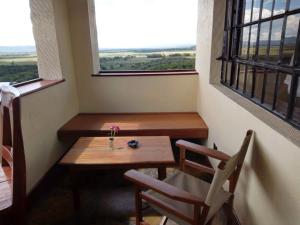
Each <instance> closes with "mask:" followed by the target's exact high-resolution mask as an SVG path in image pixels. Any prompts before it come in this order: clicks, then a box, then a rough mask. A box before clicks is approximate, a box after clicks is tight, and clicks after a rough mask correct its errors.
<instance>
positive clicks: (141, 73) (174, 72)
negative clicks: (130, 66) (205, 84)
mask: <svg viewBox="0 0 300 225" xmlns="http://www.w3.org/2000/svg"><path fill="white" fill-rule="evenodd" d="M185 75H198V72H197V71H196V70H170V71H167V70H165V71H100V72H99V73H98V74H92V76H93V77H132V76H185Z"/></svg>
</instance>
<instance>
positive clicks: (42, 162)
mask: <svg viewBox="0 0 300 225" xmlns="http://www.w3.org/2000/svg"><path fill="white" fill-rule="evenodd" d="M50 1H52V0H50ZM53 3H54V4H53V5H52V2H51V3H50V4H51V5H52V6H53V9H54V15H55V17H54V15H53V11H52V13H47V14H45V16H47V17H48V18H47V19H46V20H43V21H49V20H53V21H52V23H55V34H56V35H55V36H56V38H57V44H58V46H59V56H57V57H58V58H59V59H60V69H59V70H60V71H61V73H60V77H61V78H64V79H65V82H63V83H60V84H57V85H55V86H52V87H49V88H47V89H44V90H41V91H39V92H36V93H32V94H29V95H27V96H24V97H22V99H21V104H22V105H21V107H22V108H21V110H22V128H23V138H24V147H25V156H26V165H27V184H28V185H27V187H28V191H30V190H31V189H32V188H33V187H34V186H35V185H36V184H37V183H38V182H39V180H40V179H41V178H42V177H43V176H44V175H45V173H46V172H47V171H48V170H49V169H50V168H51V166H53V164H54V163H55V162H56V161H57V160H58V159H59V158H60V157H61V156H62V154H63V153H64V152H65V150H66V146H65V145H64V144H63V143H60V142H59V141H58V139H57V135H56V132H57V130H58V129H59V128H60V127H61V126H62V125H63V124H64V123H65V122H66V121H68V120H69V119H70V118H71V117H73V116H74V115H76V114H77V113H78V110H79V106H78V97H77V90H76V83H75V75H74V69H73V59H72V49H71V45H70V34H69V26H68V20H67V18H68V11H67V5H66V1H65V0H54V1H53ZM52 6H51V7H52ZM48 47H49V46H48ZM58 66H59V65H58ZM49 68H52V67H51V66H50V67H49ZM55 71H58V70H57V69H55ZM50 72H51V71H50ZM42 77H43V75H42Z"/></svg>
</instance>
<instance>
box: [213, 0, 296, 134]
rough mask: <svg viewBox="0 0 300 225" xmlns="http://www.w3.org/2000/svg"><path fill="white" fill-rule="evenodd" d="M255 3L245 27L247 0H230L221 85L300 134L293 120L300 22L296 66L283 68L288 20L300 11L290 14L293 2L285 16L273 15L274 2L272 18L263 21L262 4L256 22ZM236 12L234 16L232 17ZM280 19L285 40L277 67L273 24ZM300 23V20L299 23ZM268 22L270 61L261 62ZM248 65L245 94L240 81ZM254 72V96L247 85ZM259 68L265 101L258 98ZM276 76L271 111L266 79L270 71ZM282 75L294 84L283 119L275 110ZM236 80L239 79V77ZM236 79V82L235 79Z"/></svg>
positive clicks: (286, 6)
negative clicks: (262, 32)
mask: <svg viewBox="0 0 300 225" xmlns="http://www.w3.org/2000/svg"><path fill="white" fill-rule="evenodd" d="M250 1H251V13H250V21H248V22H246V23H244V22H243V20H244V17H245V13H244V12H245V5H246V4H245V2H246V0H226V11H225V21H224V36H223V48H222V56H221V57H219V58H218V60H222V65H221V78H220V82H221V84H222V85H224V86H226V87H228V88H230V89H231V90H233V91H235V92H236V93H238V94H240V95H242V96H243V97H245V98H247V99H249V100H250V101H252V102H254V103H255V104H257V105H259V106H261V107H262V108H264V109H266V110H267V111H269V112H271V113H273V114H274V115H276V116H278V117H280V118H281V119H283V120H284V121H286V122H288V123H289V124H291V125H292V126H294V127H296V128H297V129H299V130H300V123H299V122H296V121H295V120H293V118H292V116H293V110H294V107H295V100H296V97H297V96H296V93H297V88H298V82H300V22H299V25H298V26H299V27H298V33H297V38H296V43H295V53H294V58H295V60H294V62H293V65H283V64H282V60H283V48H284V40H285V33H286V24H287V18H288V16H290V15H297V14H299V13H300V9H299V8H298V9H294V10H289V6H290V0H287V1H286V5H285V12H284V13H280V14H276V15H273V13H274V6H275V1H276V0H273V2H272V12H271V16H269V17H266V18H262V10H263V4H264V0H260V10H259V16H258V19H257V20H254V21H252V16H253V6H254V1H255V0H250ZM231 12H233V13H231ZM277 19H283V25H282V30H281V37H280V45H279V55H278V61H277V62H276V63H274V62H273V63H272V62H271V61H270V60H268V59H270V58H269V56H270V54H269V53H270V45H271V44H270V43H271V34H272V32H271V31H272V30H271V29H272V24H273V21H276V20H277ZM299 21H300V20H299ZM264 22H270V25H269V35H268V40H267V42H268V43H267V49H266V51H267V52H266V59H264V60H259V61H258V51H259V41H260V29H261V24H262V23H264ZM255 25H257V36H256V44H255V52H254V55H253V56H254V58H253V59H250V58H249V49H250V38H251V35H250V34H251V29H252V27H253V26H255ZM245 27H249V34H248V36H249V37H248V43H247V55H246V58H244V59H242V58H241V57H240V55H241V51H242V44H243V35H242V32H243V28H245ZM230 64H231V71H228V65H230ZM241 65H244V67H245V74H244V82H243V87H242V88H241V89H242V90H239V87H238V86H239V78H240V67H241ZM249 67H250V68H253V72H252V84H251V91H250V93H247V92H246V84H247V73H248V72H247V71H248V68H249ZM257 68H259V69H262V70H263V87H262V90H261V97H260V99H257V98H255V96H254V94H255V83H256V82H255V79H256V74H257V73H256V70H257ZM270 70H271V71H273V72H275V74H276V75H275V76H276V77H275V79H276V84H275V87H274V97H273V103H272V106H271V107H267V106H266V105H264V97H265V91H266V83H267V80H266V77H267V73H268V72H269V71H270ZM280 73H286V74H289V75H291V76H292V81H291V89H290V93H291V94H290V95H289V99H288V105H287V112H286V115H283V114H281V113H279V112H277V111H276V110H275V109H276V108H275V106H276V101H277V95H278V92H279V90H278V86H279V84H278V79H279V76H280ZM235 76H236V77H235ZM235 78H236V79H235Z"/></svg>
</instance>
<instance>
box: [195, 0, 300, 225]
mask: <svg viewBox="0 0 300 225" xmlns="http://www.w3.org/2000/svg"><path fill="white" fill-rule="evenodd" d="M224 2H225V1H224V0H214V1H212V0H199V21H198V22H199V24H200V25H199V26H198V42H197V43H198V44H199V46H198V49H197V60H196V61H197V62H198V65H197V68H198V71H199V72H200V74H201V76H199V83H198V85H199V88H198V99H197V106H198V112H199V114H200V115H201V116H202V117H203V118H204V120H205V121H206V123H207V125H208V127H209V138H208V141H207V145H208V146H212V145H213V143H216V144H217V146H218V148H219V149H220V150H223V151H225V152H227V153H229V154H233V153H234V152H236V151H237V149H238V147H239V145H240V144H241V141H242V138H243V137H244V135H245V133H246V130H247V129H253V130H255V132H256V137H255V138H256V141H255V144H254V149H253V151H252V152H249V153H248V155H247V157H246V162H245V165H244V168H243V171H242V174H241V177H240V180H239V183H238V187H237V194H236V201H235V210H236V211H237V213H238V217H239V218H240V220H241V222H242V224H244V225H271V224H272V225H282V224H284V225H295V224H298V223H299V221H300V214H299V212H300V189H299V186H300V176H299V175H298V174H297V173H298V171H300V163H299V158H300V148H299V147H298V146H296V145H295V144H293V143H292V142H291V141H289V140H288V139H287V138H285V137H284V136H282V135H281V134H280V133H278V132H276V130H274V129H272V128H271V127H269V126H268V125H266V124H265V123H264V122H263V121H261V120H259V119H258V118H257V117H255V116H254V115H253V114H251V113H250V112H248V111H247V110H245V109H244V108H243V107H241V106H240V105H238V104H237V103H236V102H235V101H233V100H231V99H230V98H228V97H227V96H226V95H225V94H224V93H226V92H228V91H230V90H227V89H225V88H222V87H220V86H218V85H212V84H210V80H211V81H214V80H217V79H216V77H219V75H220V65H219V63H217V61H216V60H215V58H217V57H218V56H219V54H220V46H221V44H222V29H223V19H222V18H224V16H223V15H224V8H225V3H224ZM214 4H215V5H214ZM214 6H215V8H214ZM213 23H214V24H213ZM212 24H213V26H212ZM213 28H214V29H213ZM233 95H235V94H233ZM236 98H239V96H236ZM245 101H247V100H245ZM247 102H248V104H252V106H251V107H258V106H256V105H254V104H253V103H251V102H250V101H247ZM269 116H272V115H271V114H270V115H269ZM273 117H274V116H273ZM298 132H299V131H298Z"/></svg>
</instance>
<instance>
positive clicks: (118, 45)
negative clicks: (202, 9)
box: [95, 0, 198, 71]
mask: <svg viewBox="0 0 300 225" xmlns="http://www.w3.org/2000/svg"><path fill="white" fill-rule="evenodd" d="M197 4H198V1H197V0H188V1H183V0H163V1H161V0H151V1H150V0H148V1H142V0H126V1H124V0H95V11H96V24H97V31H98V47H99V58H100V59H99V60H100V70H102V71H127V70H138V71H157V70H158V71H159V70H193V69H195V47H196V32H197Z"/></svg>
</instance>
